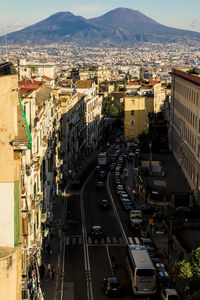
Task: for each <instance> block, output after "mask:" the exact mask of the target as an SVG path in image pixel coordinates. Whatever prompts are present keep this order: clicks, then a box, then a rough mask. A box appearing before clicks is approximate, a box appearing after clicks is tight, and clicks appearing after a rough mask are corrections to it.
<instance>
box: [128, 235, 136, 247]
mask: <svg viewBox="0 0 200 300" xmlns="http://www.w3.org/2000/svg"><path fill="white" fill-rule="evenodd" d="M128 241H129V243H130V245H133V244H135V243H134V242H133V239H132V237H130V236H129V237H128Z"/></svg>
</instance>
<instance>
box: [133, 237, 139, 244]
mask: <svg viewBox="0 0 200 300" xmlns="http://www.w3.org/2000/svg"><path fill="white" fill-rule="evenodd" d="M134 239H135V243H136V244H137V245H140V240H139V239H138V237H134Z"/></svg>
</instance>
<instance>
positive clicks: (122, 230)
mask: <svg viewBox="0 0 200 300" xmlns="http://www.w3.org/2000/svg"><path fill="white" fill-rule="evenodd" d="M109 178H110V172H109V174H108V177H107V184H106V188H107V191H108V195H109V198H110V200H111V203H112V207H113V210H114V212H115V214H116V217H117V222H118V224H119V227H120V230H121V233H122V237H123V239H124V242H125V244H126V245H128V239H127V236H126V234H125V231H124V228H123V225H122V223H121V220H120V217H119V215H118V212H117V208H116V206H115V203H114V200H113V197H112V194H111V191H110V188H109Z"/></svg>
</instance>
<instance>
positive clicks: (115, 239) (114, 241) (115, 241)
mask: <svg viewBox="0 0 200 300" xmlns="http://www.w3.org/2000/svg"><path fill="white" fill-rule="evenodd" d="M113 243H114V244H117V238H116V237H115V236H114V237H113Z"/></svg>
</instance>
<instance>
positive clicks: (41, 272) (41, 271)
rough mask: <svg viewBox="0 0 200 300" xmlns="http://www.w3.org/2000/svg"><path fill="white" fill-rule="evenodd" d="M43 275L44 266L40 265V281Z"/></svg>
mask: <svg viewBox="0 0 200 300" xmlns="http://www.w3.org/2000/svg"><path fill="white" fill-rule="evenodd" d="M44 273H45V266H44V265H43V264H41V266H40V279H41V280H42V279H43V277H44Z"/></svg>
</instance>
